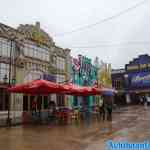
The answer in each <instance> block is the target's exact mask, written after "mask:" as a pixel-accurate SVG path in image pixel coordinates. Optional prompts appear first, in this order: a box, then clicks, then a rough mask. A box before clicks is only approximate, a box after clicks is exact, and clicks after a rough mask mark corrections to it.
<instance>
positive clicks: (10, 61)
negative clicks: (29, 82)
mask: <svg viewBox="0 0 150 150" xmlns="http://www.w3.org/2000/svg"><path fill="white" fill-rule="evenodd" d="M15 39H16V38H12V39H10V56H9V80H8V85H9V87H11V84H12V83H13V81H15V79H13V80H12V83H11V71H12V69H11V67H12V53H13V41H14V40H15ZM10 99H11V97H10V96H9V99H8V116H7V125H8V126H11V118H10Z"/></svg>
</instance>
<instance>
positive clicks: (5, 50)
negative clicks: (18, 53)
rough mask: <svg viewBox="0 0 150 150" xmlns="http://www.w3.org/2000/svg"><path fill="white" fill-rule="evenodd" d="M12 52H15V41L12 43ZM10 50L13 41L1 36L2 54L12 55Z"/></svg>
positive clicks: (0, 52)
mask: <svg viewBox="0 0 150 150" xmlns="http://www.w3.org/2000/svg"><path fill="white" fill-rule="evenodd" d="M12 48H13V51H12V54H14V49H15V43H14V42H13V43H12ZM10 50H11V41H10V40H7V39H4V38H0V56H3V57H10Z"/></svg>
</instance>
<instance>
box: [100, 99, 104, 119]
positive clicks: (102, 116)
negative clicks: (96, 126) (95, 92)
mask: <svg viewBox="0 0 150 150" xmlns="http://www.w3.org/2000/svg"><path fill="white" fill-rule="evenodd" d="M99 117H100V120H103V121H104V120H105V104H104V101H103V100H101V101H100V103H99Z"/></svg>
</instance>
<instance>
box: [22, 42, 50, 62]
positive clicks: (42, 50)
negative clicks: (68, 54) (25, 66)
mask: <svg viewBox="0 0 150 150" xmlns="http://www.w3.org/2000/svg"><path fill="white" fill-rule="evenodd" d="M24 54H25V56H29V57H33V58H38V59H41V60H45V61H49V49H48V48H47V47H44V46H43V47H38V46H36V45H28V44H25V47H24Z"/></svg>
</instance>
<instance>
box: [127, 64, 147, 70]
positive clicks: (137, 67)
mask: <svg viewBox="0 0 150 150" xmlns="http://www.w3.org/2000/svg"><path fill="white" fill-rule="evenodd" d="M144 69H150V64H139V65H127V71H138V70H144Z"/></svg>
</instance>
